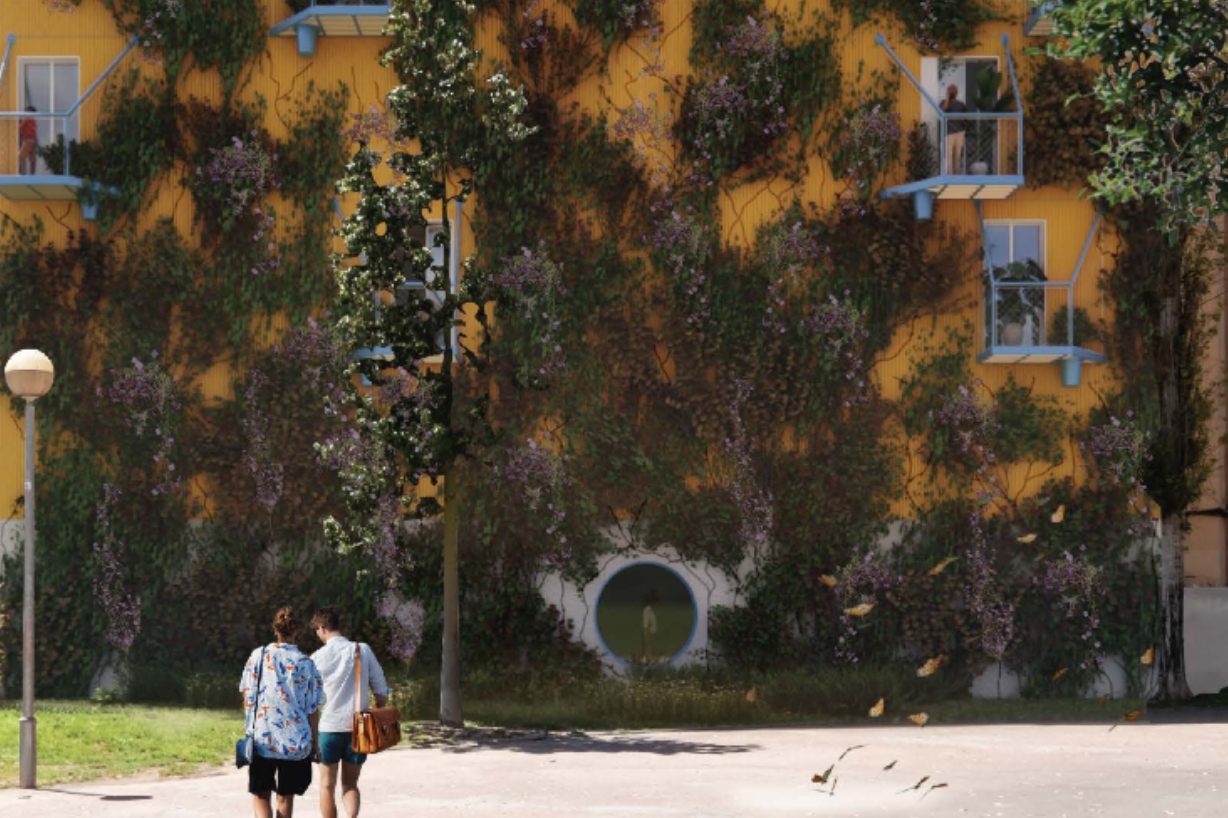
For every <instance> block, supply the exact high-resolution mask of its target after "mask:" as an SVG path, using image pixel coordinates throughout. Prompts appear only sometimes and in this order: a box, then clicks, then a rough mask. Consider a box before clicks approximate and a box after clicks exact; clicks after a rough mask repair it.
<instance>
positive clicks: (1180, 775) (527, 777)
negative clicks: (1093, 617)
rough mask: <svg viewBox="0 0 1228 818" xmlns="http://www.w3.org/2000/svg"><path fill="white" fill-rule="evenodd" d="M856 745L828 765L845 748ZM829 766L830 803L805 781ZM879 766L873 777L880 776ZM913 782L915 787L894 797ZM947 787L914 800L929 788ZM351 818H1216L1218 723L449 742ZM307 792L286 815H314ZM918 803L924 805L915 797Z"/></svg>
mask: <svg viewBox="0 0 1228 818" xmlns="http://www.w3.org/2000/svg"><path fill="white" fill-rule="evenodd" d="M858 744H864V745H865V746H864V747H861V748H859V749H855V750H853V751H851V752H849V753H848V755H847V757H845V758H844V759H843V760H842V761H838V762H837V757H838V756H839V755H840V754H841V753H842V752H844V750H845V749H846V748H849V747H851V746H853V745H858ZM833 762H835V763H836V766H835V770H834V771H833V773H832V780H833V781H835V793H834V794H832V795H829V794H827V792H826V790H827V789H829V788H822V790H823V791H821V788H820V787H819V786H818V785H816V784H813V783H811V776H812V775H814V774H815V773H818V772H822V771H824V770H826V769H827V767H828V766H829V765H831V764H832V763H833ZM891 762H895V766H894V767H893V768H892V769H890V770H884V767H885V766H887V765H888V764H890V763H891ZM922 776H929V780H928V781H926V783H925V784H924V785H922V787H921V788H920V789H919V790H918V789H909V790H908V791H907V792H901V790H904V789H905V788H910V787H912V786H913V785H914V784H916V783H917V782H918V781H919V780H920V779H921V777H922ZM935 783H938V784H946V785H948V786H946V787H942V788H938V789H934V790H932V791H929V789H928V788H929V786H930V785H931V784H935ZM245 785H246V776H245V773H243V772H238V771H234V770H225V771H219V773H218V774H215V775H209V776H203V777H198V778H190V779H175V780H137V781H117V782H97V783H89V784H77V785H67V786H64V787H59V788H55V789H49V790H45V791H44V790H40V791H36V792H27V791H21V790H4V791H0V818H10V817H11V816H27V815H28V816H40V818H61V817H64V818H67V816H74V818H75V817H76V816H90V818H108V817H109V816H116V818H118V817H119V816H123V817H124V818H142V816H176V818H195V817H196V816H228V817H230V818H234V817H236V816H245V815H251V811H250V806H249V800H248V796H247V795H246V793H245V792H244V789H245ZM363 790H364V804H363V811H362V814H363V815H364V816H368V817H369V818H375V816H407V817H409V816H412V817H413V818H443V816H450V817H451V816H465V818H489V817H490V816H509V817H510V818H584V817H585V816H593V817H594V818H620V816H628V818H654V817H655V816H679V817H680V818H761V817H766V816H841V818H856V816H901V817H903V816H929V815H932V816H993V818H997V816H1002V818H1022V817H1023V816H1037V818H1041V817H1042V816H1043V818H1063V816H1066V817H1067V818H1075V816H1104V817H1105V818H1109V816H1112V817H1113V818H1135V816H1139V817H1140V818H1141V817H1142V816H1157V817H1160V816H1180V818H1224V816H1228V725H1225V724H1223V723H1211V724H1208V723H1182V724H1144V723H1136V724H1125V725H1122V726H1121V727H1119V728H1117V729H1116V730H1113V731H1112V732H1110V731H1109V730H1108V728H1107V727H1105V726H1104V725H1094V726H1091V725H1055V726H1035V725H1014V726H1002V727H997V726H977V727H943V726H929V727H925V728H917V727H912V726H908V727H897V726H888V727H874V728H858V729H854V728H847V729H833V728H796V729H791V728H781V729H772V730H758V729H756V730H724V731H662V732H634V733H594V734H589V735H575V736H566V735H558V734H553V733H551V734H547V735H545V736H541V735H533V736H518V737H507V736H504V737H501V738H500V737H495V738H492V737H490V736H486V737H484V738H482V739H481V740H477V741H475V740H472V739H469V738H462V739H460V740H453V741H452V742H451V743H449V744H440V745H437V746H433V747H427V748H425V749H420V748H414V749H411V748H408V747H402V748H398V749H396V750H391V751H389V752H386V753H383V754H381V755H379V756H375V757H373V758H372V759H371V760H370V761H369V762H368V765H367V768H366V770H365V771H364V773H363ZM315 796H316V791H315V790H314V789H312V790H309V791H308V794H307V795H306V796H304V797H303V798H301V799H299V801H298V803H296V805H295V806H296V809H295V815H296V816H299V818H303V817H304V816H306V817H307V818H311V817H312V816H318V815H319V811H318V806H317V804H316V799H315ZM923 796H924V797H923Z"/></svg>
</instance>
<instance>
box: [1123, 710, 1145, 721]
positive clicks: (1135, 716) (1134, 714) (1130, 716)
mask: <svg viewBox="0 0 1228 818" xmlns="http://www.w3.org/2000/svg"><path fill="white" fill-rule="evenodd" d="M1142 717H1143V711H1142V710H1131V711H1130V712H1129V713H1127V714H1126V715H1124V716H1122V718H1124V719H1125V720H1126V721H1138V720H1139V719H1141V718H1142Z"/></svg>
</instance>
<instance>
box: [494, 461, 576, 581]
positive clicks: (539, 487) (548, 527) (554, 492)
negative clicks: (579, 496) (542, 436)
mask: <svg viewBox="0 0 1228 818" xmlns="http://www.w3.org/2000/svg"><path fill="white" fill-rule="evenodd" d="M494 474H495V476H496V477H499V478H502V479H503V480H505V481H506V482H507V483H508V484H509V485H511V486H512V487H513V488H514V490H515V491H516V492H517V493H518V494H519V496H520V498H521V499H522V500H524V503H525V505H526V506H527V507H528V510H529V511H531V512H534V513H537V512H538V511H541V513H542V514H544V515H545V516H546V518H547V519H546V520H545V535H546V537H547V538H548V539H549V540H550V541H551V542H552V543H553V544H554V546H555V548H554V549H553V551H554V552H555V553H554V554H553V555H552V556H553V560H554V562H555V563H559V562H566V559H567V557H568V556H570V554H569V552H567V550H566V547H567V534H566V533H564V531H563V526H564V524H565V523H566V522H567V510H566V509H565V508H564V507H563V501H564V498H565V496H566V490H567V489H568V488H570V487H571V485H572V479H571V477H570V475H569V474H568V473H567V464H566V462H565V461H564V460H563V458H562V457H561V456H560V455H559V454H558V453H557V452H554V451H551V450H550V449H547V448H546V447H544V446H542V445H541V444H539V443H538V442H537V441H536V440H533V439H532V438H530V439H528V440H526V441H525V445H524V446H515V447H512V448H509V449H508V450H507V452H506V453H505V456H504V458H503V463H502V465H501V466H495V468H494Z"/></svg>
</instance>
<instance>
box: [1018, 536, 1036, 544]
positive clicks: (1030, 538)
mask: <svg viewBox="0 0 1228 818" xmlns="http://www.w3.org/2000/svg"><path fill="white" fill-rule="evenodd" d="M1019 542H1021V543H1023V544H1024V545H1027V544H1028V543H1034V542H1036V535H1035V534H1024V535H1023V536H1022V537H1020V538H1019Z"/></svg>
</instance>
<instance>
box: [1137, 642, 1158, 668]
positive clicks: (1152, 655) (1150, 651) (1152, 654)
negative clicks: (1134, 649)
mask: <svg viewBox="0 0 1228 818" xmlns="http://www.w3.org/2000/svg"><path fill="white" fill-rule="evenodd" d="M1155 660H1156V649H1155V647H1154V646H1153V647H1150V648H1147V652H1146V653H1144V654H1143V656H1142V658H1141V659H1139V662H1141V663H1142V664H1144V665H1147V666H1148V667H1150V666H1151V664H1152V663H1153V662H1155Z"/></svg>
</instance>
